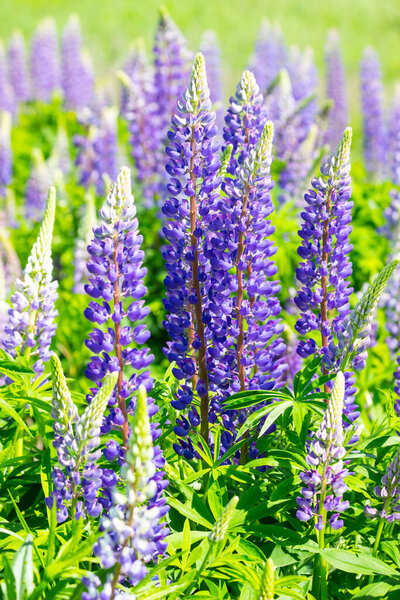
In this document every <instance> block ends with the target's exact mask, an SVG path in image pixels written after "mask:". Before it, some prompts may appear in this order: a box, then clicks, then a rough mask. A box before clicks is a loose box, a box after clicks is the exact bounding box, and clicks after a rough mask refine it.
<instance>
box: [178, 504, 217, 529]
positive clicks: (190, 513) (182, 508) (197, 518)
mask: <svg viewBox="0 0 400 600" xmlns="http://www.w3.org/2000/svg"><path fill="white" fill-rule="evenodd" d="M168 504H169V505H170V506H171V507H172V508H175V509H176V510H177V511H178V512H179V513H180V514H181V515H183V516H184V517H187V518H188V519H190V520H191V521H193V522H194V523H198V524H199V525H202V526H203V527H206V528H207V529H210V530H211V529H212V528H213V525H214V520H213V518H212V516H211V514H210V513H209V512H208V509H207V508H206V507H205V506H204V504H202V507H203V508H202V513H203V514H202V515H201V514H200V513H199V512H198V511H197V510H195V509H194V508H193V507H191V506H188V505H187V504H182V502H180V501H179V500H177V499H176V498H174V497H172V496H170V497H168ZM205 515H206V516H205Z"/></svg>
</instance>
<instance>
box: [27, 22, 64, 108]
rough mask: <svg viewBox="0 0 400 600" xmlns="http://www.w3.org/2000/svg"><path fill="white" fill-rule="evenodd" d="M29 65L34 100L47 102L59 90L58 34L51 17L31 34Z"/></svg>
mask: <svg viewBox="0 0 400 600" xmlns="http://www.w3.org/2000/svg"><path fill="white" fill-rule="evenodd" d="M30 63H31V78H32V85H33V94H34V98H35V99H36V100H40V101H42V102H49V101H50V100H51V98H52V96H53V94H54V92H55V91H57V90H59V89H60V88H61V67H60V56H59V48H58V33H57V26H56V23H55V21H54V19H53V18H52V17H47V18H46V19H44V20H43V21H42V22H41V23H40V24H39V25H38V27H37V28H36V30H35V32H34V34H33V37H32V40H31V53H30Z"/></svg>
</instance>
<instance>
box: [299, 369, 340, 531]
mask: <svg viewBox="0 0 400 600" xmlns="http://www.w3.org/2000/svg"><path fill="white" fill-rule="evenodd" d="M344 393H345V379H344V375H343V373H342V372H341V371H339V372H338V374H337V375H336V379H335V383H334V386H333V389H332V393H331V396H330V399H329V402H328V406H327V409H326V411H325V415H324V418H323V420H322V423H321V425H320V426H319V429H318V431H317V433H316V434H315V437H314V438H313V439H312V441H311V443H310V450H309V452H308V454H307V457H306V460H307V463H308V464H309V466H310V470H309V471H304V472H303V473H300V480H301V481H302V483H303V484H304V487H303V488H302V490H301V493H302V497H298V498H297V499H296V501H297V505H298V509H297V513H296V516H297V518H298V519H300V521H309V520H310V519H312V518H314V521H315V527H316V529H317V530H318V531H322V530H323V529H324V528H325V527H326V526H327V525H328V524H329V525H330V526H331V527H332V528H333V529H340V528H341V527H343V520H342V519H340V518H339V517H340V513H342V512H343V511H345V510H346V509H347V508H349V506H350V503H349V501H348V500H343V494H344V493H345V492H346V490H347V485H346V483H345V482H344V479H345V478H346V476H347V475H348V473H349V472H348V470H347V469H346V468H344V463H343V460H342V459H343V457H344V455H345V454H346V450H345V448H344V446H343V425H342V413H343V400H344ZM329 513H332V514H331V515H330V516H329V518H328V515H329Z"/></svg>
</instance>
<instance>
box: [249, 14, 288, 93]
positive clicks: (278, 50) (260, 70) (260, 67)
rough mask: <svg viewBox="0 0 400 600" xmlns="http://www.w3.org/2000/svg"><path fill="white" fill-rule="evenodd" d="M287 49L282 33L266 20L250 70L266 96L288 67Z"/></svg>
mask: <svg viewBox="0 0 400 600" xmlns="http://www.w3.org/2000/svg"><path fill="white" fill-rule="evenodd" d="M286 61H287V49H286V45H285V42H284V40H283V36H282V32H281V30H280V29H279V27H277V26H271V25H270V23H269V22H268V21H266V20H265V19H264V20H263V21H262V22H261V26H260V29H259V32H258V37H257V41H256V44H255V48H254V53H253V56H252V57H251V58H250V62H249V68H250V70H251V71H252V72H253V73H254V75H255V78H256V81H257V83H258V85H259V86H260V88H261V91H262V93H263V94H264V93H265V92H266V90H267V88H268V86H269V85H271V83H272V82H273V81H274V79H275V78H276V77H277V75H278V73H279V71H280V70H281V69H282V68H283V67H284V66H285V65H286Z"/></svg>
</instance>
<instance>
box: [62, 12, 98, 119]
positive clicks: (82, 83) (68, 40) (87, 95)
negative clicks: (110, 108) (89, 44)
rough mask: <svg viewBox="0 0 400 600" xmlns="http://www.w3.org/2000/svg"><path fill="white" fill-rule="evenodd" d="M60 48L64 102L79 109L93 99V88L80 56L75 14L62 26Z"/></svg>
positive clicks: (69, 106) (79, 40) (79, 29)
mask: <svg viewBox="0 0 400 600" xmlns="http://www.w3.org/2000/svg"><path fill="white" fill-rule="evenodd" d="M61 49H62V87H63V91H64V98H65V104H66V106H67V108H68V109H70V110H75V111H79V110H81V109H83V108H85V107H87V106H88V105H90V103H91V102H92V101H93V97H94V89H93V80H92V77H91V75H90V69H89V70H88V67H87V65H85V62H84V59H83V57H82V36H81V26H80V22H79V17H78V16H77V15H71V16H70V18H69V19H68V22H67V24H66V25H65V27H64V30H63V33H62V40H61ZM88 76H89V78H88ZM88 84H89V85H88Z"/></svg>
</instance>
